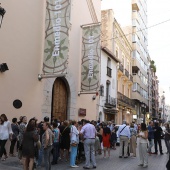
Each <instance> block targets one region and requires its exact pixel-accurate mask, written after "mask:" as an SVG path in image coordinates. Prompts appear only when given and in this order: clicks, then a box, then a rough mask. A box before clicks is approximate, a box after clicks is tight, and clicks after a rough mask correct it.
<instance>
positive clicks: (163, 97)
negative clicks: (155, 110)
mask: <svg viewBox="0 0 170 170" xmlns="http://www.w3.org/2000/svg"><path fill="white" fill-rule="evenodd" d="M164 93H165V92H164V91H163V95H162V101H161V102H162V111H163V119H162V122H163V123H165V96H164Z"/></svg>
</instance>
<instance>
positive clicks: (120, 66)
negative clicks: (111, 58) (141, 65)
mask: <svg viewBox="0 0 170 170" xmlns="http://www.w3.org/2000/svg"><path fill="white" fill-rule="evenodd" d="M119 70H120V71H121V72H122V73H123V70H124V66H123V64H119Z"/></svg>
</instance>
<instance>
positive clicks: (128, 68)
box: [113, 19, 136, 124]
mask: <svg viewBox="0 0 170 170" xmlns="http://www.w3.org/2000/svg"><path fill="white" fill-rule="evenodd" d="M113 29H114V38H113V46H114V54H115V55H116V57H117V58H118V59H119V60H120V61H121V62H120V64H119V67H118V74H117V77H118V79H117V84H118V94H117V95H118V98H117V100H118V109H119V112H118V115H119V116H118V122H119V124H121V123H122V121H123V120H126V121H127V122H128V123H131V122H132V121H133V118H134V115H135V114H136V112H135V103H134V101H133V100H132V85H133V76H132V56H131V53H132V45H131V41H130V42H129V40H128V39H127V37H126V36H125V33H124V32H123V30H122V28H121V27H120V24H119V23H118V22H117V20H116V19H114V23H113ZM126 29H128V28H126Z"/></svg>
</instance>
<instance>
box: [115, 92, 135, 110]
mask: <svg viewBox="0 0 170 170" xmlns="http://www.w3.org/2000/svg"><path fill="white" fill-rule="evenodd" d="M117 99H118V100H119V101H120V102H122V103H124V104H127V105H128V106H130V107H133V108H135V102H134V101H133V100H132V99H130V98H128V97H126V96H125V95H123V94H122V93H120V92H118V93H117Z"/></svg>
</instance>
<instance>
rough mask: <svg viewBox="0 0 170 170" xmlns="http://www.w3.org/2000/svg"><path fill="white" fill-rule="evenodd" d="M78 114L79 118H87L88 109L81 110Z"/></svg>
mask: <svg viewBox="0 0 170 170" xmlns="http://www.w3.org/2000/svg"><path fill="white" fill-rule="evenodd" d="M78 114H79V116H86V109H82V108H80V109H79V112H78Z"/></svg>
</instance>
